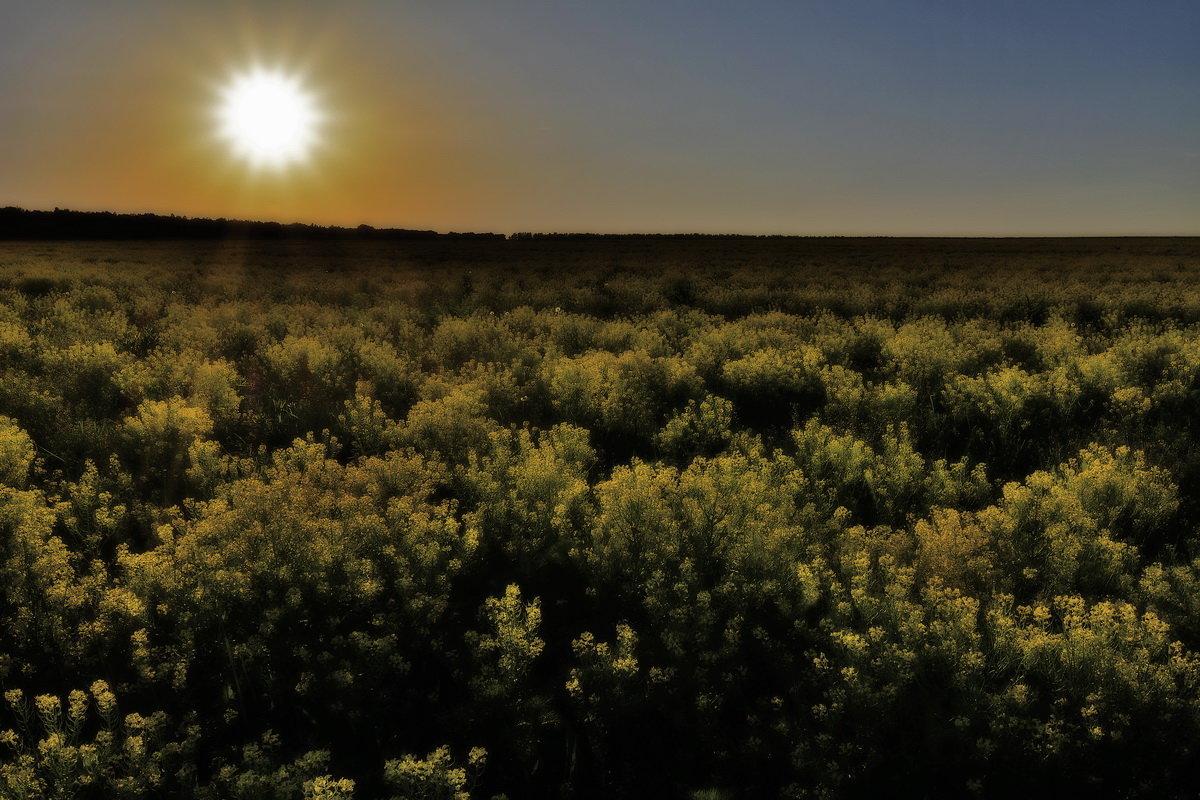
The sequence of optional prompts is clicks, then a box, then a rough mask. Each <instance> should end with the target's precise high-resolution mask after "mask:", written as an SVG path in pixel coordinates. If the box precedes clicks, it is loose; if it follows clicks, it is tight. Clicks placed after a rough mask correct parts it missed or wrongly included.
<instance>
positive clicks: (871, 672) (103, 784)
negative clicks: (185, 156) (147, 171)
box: [0, 239, 1200, 800]
mask: <svg viewBox="0 0 1200 800" xmlns="http://www.w3.org/2000/svg"><path fill="white" fill-rule="evenodd" d="M210 247H215V246H210V245H156V246H149V245H133V244H124V245H86V244H80V245H72V246H69V247H68V246H50V245H15V244H14V245H7V246H6V247H5V249H4V250H3V251H2V252H0V261H2V262H3V263H2V264H0V689H2V690H3V694H4V702H3V704H2V707H0V796H2V797H5V798H25V799H27V800H43V799H45V800H50V799H51V798H74V797H79V798H86V797H123V798H151V797H163V796H171V797H182V798H196V800H206V799H208V798H212V799H214V800H215V798H245V799H246V800H251V799H254V800H272V799H275V798H278V799H279V800H283V799H284V798H297V799H299V798H314V799H315V798H323V799H325V800H332V799H333V798H340V799H343V800H345V799H348V798H352V797H359V798H372V797H383V798H388V797H394V798H397V799H398V800H399V799H401V798H403V799H405V800H407V799H408V798H460V799H463V800H465V799H466V798H472V797H477V798H486V797H496V796H507V797H510V798H518V797H581V798H583V797H606V798H613V797H650V796H659V797H707V798H734V797H794V798H815V797H846V796H863V797H873V796H879V795H881V794H887V795H899V796H912V797H919V796H964V795H967V796H969V795H976V796H985V797H1004V796H1026V795H1027V793H1028V791H1029V787H1030V786H1038V787H1039V790H1040V791H1042V792H1058V793H1062V794H1071V795H1074V794H1079V793H1082V792H1084V791H1089V792H1094V793H1097V794H1099V795H1103V796H1153V797H1167V796H1185V795H1186V794H1187V793H1188V791H1189V788H1190V787H1195V786H1196V785H1200V752H1198V750H1200V547H1198V545H1200V503H1198V500H1197V498H1200V269H1197V267H1198V266H1200V251H1197V247H1196V245H1195V244H1191V243H1187V242H1170V241H1154V240H1150V241H1144V242H1124V243H1121V242H1115V243H1114V242H1108V243H1094V242H1093V243H1087V242H1082V243H1080V242H1059V243H1057V244H1056V243H1053V242H1049V243H1047V242H1043V243H1040V244H1039V243H1028V242H1027V243H1025V244H1024V245H1022V246H1017V245H1014V244H1011V243H1005V242H999V243H995V244H992V245H988V244H987V243H974V244H972V243H961V242H959V243H954V242H949V243H928V242H927V243H924V244H920V243H911V242H909V243H906V242H889V241H886V240H883V241H878V242H862V241H858V242H852V241H846V242H838V241H836V240H834V241H831V242H825V243H816V244H812V245H811V246H807V247H808V249H807V250H806V249H805V247H806V246H805V245H803V244H798V243H792V242H788V241H786V240H783V241H762V242H749V243H739V242H737V241H736V240H734V241H729V242H724V241H720V242H695V243H689V242H661V243H657V242H654V241H641V240H636V239H633V240H615V241H612V242H606V241H603V240H599V241H572V240H563V241H555V240H546V241H541V240H530V241H524V240H520V241H511V242H500V243H490V244H479V243H462V244H458V245H454V246H451V245H449V244H444V245H439V246H437V247H435V246H433V245H412V244H406V245H403V246H392V247H391V248H390V249H389V248H386V247H378V248H376V247H373V246H367V245H361V246H356V249H353V250H352V251H351V252H349V253H346V252H341V253H338V252H332V251H331V252H322V251H321V250H320V248H319V247H318V246H317V245H316V244H313V243H310V244H309V245H308V246H306V248H305V249H304V250H303V251H302V252H300V253H295V252H290V251H289V250H288V249H287V247H286V246H285V245H284V244H280V243H276V244H269V245H263V244H259V245H253V246H238V245H229V246H227V247H224V248H223V249H220V248H218V249H205V248H210ZM421 248H424V249H421ZM438 248H441V249H438ZM456 248H457V249H456Z"/></svg>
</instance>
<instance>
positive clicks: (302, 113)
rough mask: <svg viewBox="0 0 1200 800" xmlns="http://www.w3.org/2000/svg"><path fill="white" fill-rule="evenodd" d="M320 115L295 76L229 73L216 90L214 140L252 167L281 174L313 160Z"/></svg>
mask: <svg viewBox="0 0 1200 800" xmlns="http://www.w3.org/2000/svg"><path fill="white" fill-rule="evenodd" d="M323 117H324V115H323V114H322V112H321V110H320V108H319V106H318V103H317V98H316V96H315V95H314V94H313V92H312V91H311V90H309V89H308V87H306V86H305V85H304V83H303V81H302V80H301V79H300V78H299V77H297V76H295V75H290V74H288V73H287V72H285V71H283V70H279V69H272V68H267V67H254V68H251V69H249V70H246V71H244V72H241V73H238V74H235V75H233V76H232V77H231V78H230V79H229V81H228V82H227V83H226V84H225V85H224V86H223V87H222V88H221V89H220V92H219V97H218V103H217V110H216V123H217V136H218V137H219V138H220V139H221V140H222V141H224V142H225V143H226V144H227V145H228V146H229V148H230V151H231V152H232V154H233V155H234V156H235V157H237V158H238V159H240V160H242V161H244V162H246V163H247V164H248V165H249V166H250V167H252V168H254V169H261V170H272V171H279V170H282V169H284V168H286V167H289V166H294V165H297V164H300V163H303V162H305V161H307V160H308V159H309V158H310V157H311V155H312V152H313V149H314V147H316V145H317V144H318V142H319V139H320V128H321V123H322V120H323Z"/></svg>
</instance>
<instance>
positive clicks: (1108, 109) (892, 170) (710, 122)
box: [0, 0, 1200, 235]
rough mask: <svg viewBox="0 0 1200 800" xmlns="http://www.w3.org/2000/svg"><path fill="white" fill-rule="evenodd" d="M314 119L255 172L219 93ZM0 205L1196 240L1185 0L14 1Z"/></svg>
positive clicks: (558, 226)
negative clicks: (218, 124)
mask: <svg viewBox="0 0 1200 800" xmlns="http://www.w3.org/2000/svg"><path fill="white" fill-rule="evenodd" d="M255 61H258V62H262V63H266V64H270V65H278V66H280V67H286V68H288V69H290V70H295V71H297V72H299V73H302V74H303V75H304V76H305V79H306V80H307V81H308V82H309V83H310V84H311V86H312V87H313V90H314V91H315V92H316V93H317V94H318V95H319V96H320V97H321V98H322V99H323V101H324V104H325V107H326V109H327V112H328V114H329V115H330V119H331V122H330V127H329V129H328V131H327V137H326V144H325V146H324V147H323V148H322V149H321V150H320V151H319V152H318V153H317V154H316V156H315V158H314V159H313V160H312V162H311V163H310V164H308V165H307V166H306V167H304V168H301V169H296V170H293V171H291V172H288V173H285V174H283V175H280V176H276V177H263V176H261V175H260V176H254V175H252V174H251V173H249V172H248V171H247V170H246V169H244V168H243V167H242V166H241V165H239V164H238V163H236V162H235V161H233V160H232V159H231V158H230V157H229V156H228V155H227V154H226V153H225V151H224V150H223V148H222V147H221V146H220V145H219V143H217V142H216V141H215V140H214V136H213V132H212V124H211V115H212V106H213V97H214V91H215V89H214V87H215V86H216V85H217V84H218V83H219V82H220V80H221V79H222V78H223V77H225V76H227V75H229V74H230V73H231V72H232V71H234V70H236V69H238V68H240V67H243V66H245V65H247V64H250V63H253V62H255ZM0 205H19V206H24V207H28V208H53V207H55V206H60V207H64V208H80V209H89V210H93V209H106V210H107V209H111V210H120V211H155V212H161V213H177V214H185V215H189V216H214V217H231V218H232V217H236V218H257V219H279V220H284V221H293V220H299V221H306V222H319V223H336V224H351V225H354V224H358V223H360V222H366V223H370V224H374V225H379V226H383V225H394V226H400V227H416V228H433V229H437V230H490V231H501V232H511V231H525V230H542V231H547V230H559V231H564V230H573V231H580V230H588V231H604V232H611V231H629V232H640V231H706V232H737V233H796V234H913V235H958V234H966V235H1020V234H1032V235H1058V234H1061V235H1074V234H1200V3H1198V2H1196V0H1187V1H1186V2H1184V1H1181V2H1154V0H1141V1H1140V2H1132V1H1130V2H1112V1H1106V0H1094V1H1093V2H1085V0H1079V1H1078V2H1067V1H1066V0H1062V1H1060V2H1054V1H1053V0H1030V1H1029V2H1006V1H1005V0H994V1H993V2H986V3H985V2H973V1H972V0H957V1H956V2H951V1H950V0H913V2H899V1H898V0H878V1H877V2H871V1H870V0H827V1H821V2H800V1H799V0H793V1H792V2H732V1H731V2H721V3H717V2H697V1H696V0H691V1H689V2H652V1H650V0H647V1H645V2H633V1H632V0H631V1H629V2H626V1H625V0H619V1H616V2H614V1H613V0H607V1H606V2H600V1H599V0H596V1H595V2H568V1H567V0H544V1H542V2H511V3H509V2H505V3H500V2H488V1H481V2H457V1H455V0H449V1H446V2H438V3H432V2H429V3H415V2H411V3H410V2H395V1H392V2H386V1H385V0H378V1H376V2H370V1H367V0H342V1H340V2H318V1H316V0H289V1H288V2H281V1H276V0H258V1H257V2H219V1H218V2H206V3H200V2H194V3H191V2H189V3H184V2H179V3H168V2H163V1H162V0H115V1H114V2H105V3H98V2H94V0H74V1H72V0H28V2H15V1H14V0H0Z"/></svg>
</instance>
